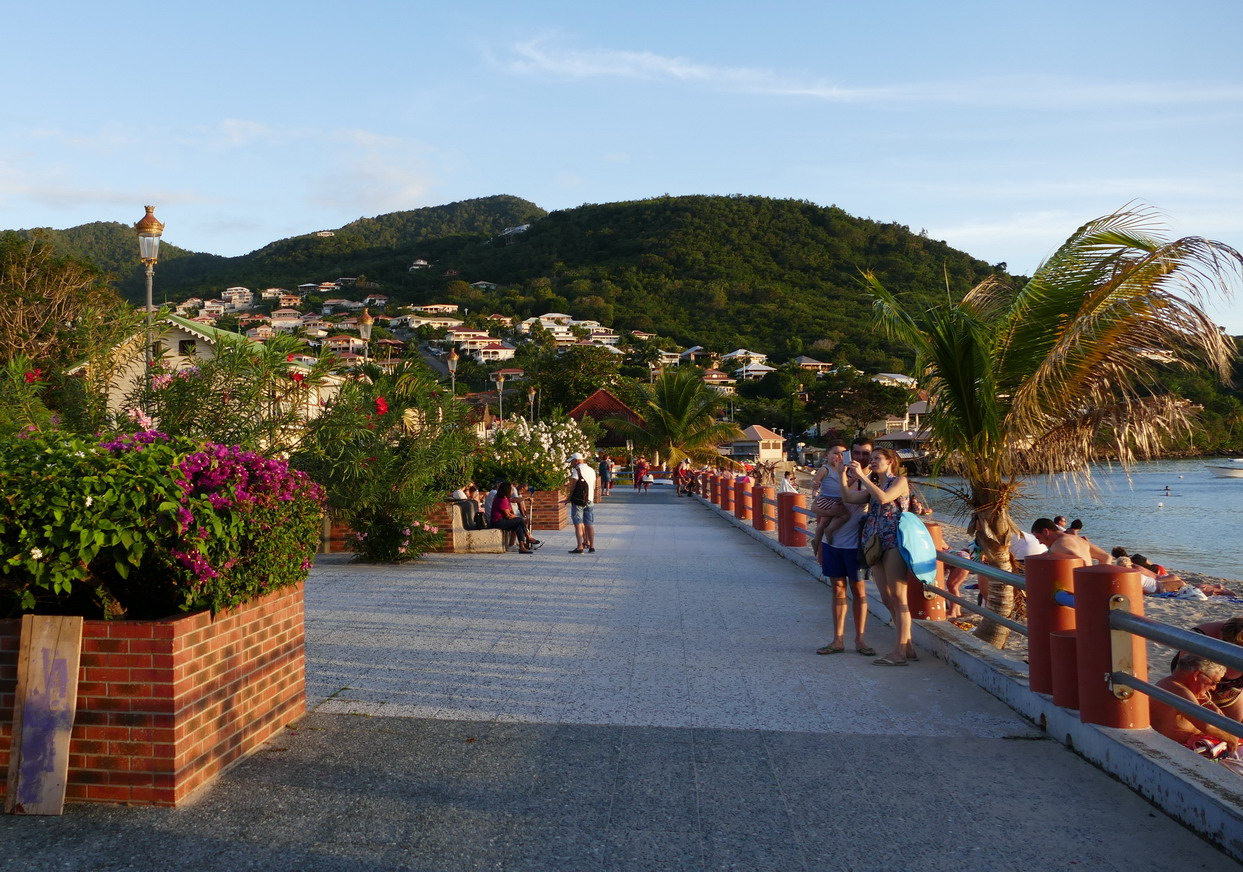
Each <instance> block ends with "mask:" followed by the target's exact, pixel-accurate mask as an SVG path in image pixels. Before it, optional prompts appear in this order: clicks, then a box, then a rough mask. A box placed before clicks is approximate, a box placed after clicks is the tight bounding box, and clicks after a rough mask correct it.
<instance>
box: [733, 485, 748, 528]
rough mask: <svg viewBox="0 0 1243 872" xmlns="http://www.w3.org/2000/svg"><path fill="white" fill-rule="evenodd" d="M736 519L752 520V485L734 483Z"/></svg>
mask: <svg viewBox="0 0 1243 872" xmlns="http://www.w3.org/2000/svg"><path fill="white" fill-rule="evenodd" d="M734 517H735V518H737V519H738V520H740V521H749V520H751V484H750V483H749V482H745V481H735V482H734Z"/></svg>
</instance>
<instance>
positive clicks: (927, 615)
mask: <svg viewBox="0 0 1243 872" xmlns="http://www.w3.org/2000/svg"><path fill="white" fill-rule="evenodd" d="M924 526H925V527H927V528H928V533H929V534H930V535H931V536H932V544H933V545H935V546H937V550H938V551H944V550H945V549H946V547H947V546H946V544H945V536H944V535H943V534H942V533H941V525H940V524H938V523H937V522H936V521H924ZM906 585H907V587H906V604H907V606H908V607H909V608H910V610H911V617H912V618H913V619H915V620H917V621H944V620H945V615H946V611H945V599H944V598H943V597H941V596H940V595H938V594H935V593H933V592H932V591H930V590H924V583H923V582H922V581H920V580H919V579H918V578H916V577H915V574H914V573H912V572H911V571H910V570H907V573H906ZM933 585H934V586H936V587H939V588H941V589H942V590H944V589H945V564H944V563H942V562H941V561H939V560H938V561H937V577H936V580H935V581H933Z"/></svg>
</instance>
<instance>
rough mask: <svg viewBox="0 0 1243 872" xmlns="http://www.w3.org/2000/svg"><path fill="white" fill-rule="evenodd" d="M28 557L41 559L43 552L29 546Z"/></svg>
mask: <svg viewBox="0 0 1243 872" xmlns="http://www.w3.org/2000/svg"><path fill="white" fill-rule="evenodd" d="M30 559H31V560H42V559H43V552H42V551H41V550H39V549H38V548H31V549H30Z"/></svg>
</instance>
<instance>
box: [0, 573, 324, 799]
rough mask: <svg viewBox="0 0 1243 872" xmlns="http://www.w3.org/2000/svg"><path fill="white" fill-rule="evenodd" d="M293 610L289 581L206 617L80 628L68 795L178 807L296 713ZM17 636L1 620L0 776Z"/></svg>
mask: <svg viewBox="0 0 1243 872" xmlns="http://www.w3.org/2000/svg"><path fill="white" fill-rule="evenodd" d="M303 614H304V613H303V585H302V584H298V585H296V586H294V587H290V588H285V589H284V590H280V591H276V592H274V593H270V594H268V595H267V596H264V597H261V598H259V599H257V600H253V601H252V602H249V603H246V604H245V605H242V606H238V607H237V608H235V609H230V610H229V611H225V612H220V613H219V614H217V615H216V617H215V619H214V620H213V618H212V616H211V614H210V613H209V612H198V613H195V614H191V615H185V616H183V617H175V618H168V619H165V620H159V621H86V622H85V626H84V627H83V631H82V663H81V668H80V670H79V673H78V711H77V717H76V718H75V719H74V724H73V736H72V739H71V740H70V744H69V779H68V787H67V790H66V798H68V799H70V800H86V801H95V802H126V803H140V804H145V805H165V806H174V805H178V804H180V803H181V802H182V801H184V800H185V799H186V798H187V797H189V796H190V795H191V794H192V793H193V792H194V791H195V790H197V789H198V788H200V787H202V786H204V785H206V784H208V783H209V782H211V781H212V780H213V779H214V778H215V777H216V776H217V775H219V774H220V773H221V772H223V771H224V770H225V769H226V768H228V767H229V766H230V765H232V764H233V763H235V762H237V761H238V760H241V759H242V758H243V757H245V756H247V755H248V754H250V753H252V752H254V751H255V750H257V749H258V748H259V746H260V745H262V744H263V743H264V742H266V741H267V740H268V739H270V738H271V737H272V736H273V735H275V734H276V733H278V732H279V731H280V730H281V729H283V728H284V727H285V726H286V725H287V724H289V723H290V722H292V721H295V720H297V719H298V718H300V717H302V716H303V715H304V714H306V659H305V652H304V647H303V640H304V635H303ZM20 632H21V621H20V620H8V621H0V768H2V769H3V771H8V764H9V746H10V743H11V740H12V720H13V705H14V696H15V692H16V684H17V649H18V639H19V634H20ZM5 788H6V785H5V783H4V781H3V780H0V795H3V793H4V792H5Z"/></svg>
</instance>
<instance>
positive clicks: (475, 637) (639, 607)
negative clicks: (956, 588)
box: [0, 488, 1237, 872]
mask: <svg viewBox="0 0 1243 872" xmlns="http://www.w3.org/2000/svg"><path fill="white" fill-rule="evenodd" d="M597 518H598V521H599V527H598V529H597V547H598V549H599V550H598V552H597V553H596V554H583V555H570V554H567V553H566V551H567V549H569V548H572V547H573V536H572V531H568V530H567V531H561V532H558V533H545V534H543V536H544V540H545V542H546V544H545V546H544V547H543V548H542V549H541V550H540V551H538V552H537V553H536V554H535V555H534V556H530V557H527V556H521V555H518V554H507V555H432V556H431V557H429V558H428V559H427V560H426V561H423V562H420V563H417V564H414V565H411V566H404V567H371V566H351V565H348V564H347V562H346V561H347V560H348V558H342V557H337V556H333V557H328V558H324V559H322V560H321V561H320V562H319V564H318V565H317V566H316V567H315V569H314V570H313V571H312V573H311V576H310V579H309V581H308V583H307V654H308V690H309V696H310V707H311V709H312V713H311V714H310V715H309V716H308V717H307V718H306V719H305V720H304V721H303V722H301V723H300V724H299V725H298V726H297V728H296V729H292V730H289V731H287V732H286V733H285V734H284V735H283V736H281V737H280V738H278V739H277V740H276V741H273V742H272V743H270V744H269V746H268V747H267V748H266V749H264V750H263V751H261V752H260V753H259V754H257V755H255V756H253V757H252V758H250V759H248V760H246V761H244V762H243V763H241V764H240V765H239V766H237V767H236V768H235V769H233V770H232V771H230V772H229V773H228V774H226V775H225V776H224V777H223V778H222V779H221V781H220V782H219V783H218V784H217V785H216V786H214V787H213V788H212V789H210V790H209V791H207V792H206V793H205V794H204V795H203V796H201V797H200V798H198V799H197V800H196V801H195V802H194V803H192V804H191V805H189V806H187V807H184V808H181V809H176V810H161V809H146V808H114V807H103V806H87V805H72V806H70V807H69V808H68V810H67V813H66V815H65V816H64V817H62V818H46V819H35V818H0V844H3V845H4V846H5V850H4V851H3V852H0V869H32V870H34V869H38V870H43V869H74V870H78V869H81V870H87V869H90V870H96V869H99V870H103V869H109V870H111V869H160V870H163V869H168V868H173V869H181V868H186V869H229V870H241V869H265V870H284V869H288V870H295V869H297V870H319V869H324V870H328V869H334V870H335V869H359V870H389V869H429V870H432V869H435V870H440V869H445V870H457V869H532V870H597V869H636V870H637V869H652V870H673V869H686V870H698V869H742V870H760V869H779V870H821V869H826V870H827V869H850V870H903V869H911V870H954V872H969V870H990V872H991V870H1010V869H1013V870H1022V872H1031V870H1044V869H1065V868H1079V869H1091V870H1126V872H1142V870H1160V872H1168V870H1169V869H1171V868H1177V869H1179V870H1180V872H1183V870H1226V869H1235V868H1237V866H1236V864H1235V863H1234V862H1233V861H1231V860H1229V859H1228V858H1227V857H1226V856H1224V855H1223V854H1220V853H1219V852H1217V851H1216V850H1215V849H1213V848H1212V847H1210V846H1208V845H1207V844H1206V843H1204V842H1202V841H1201V840H1200V839H1199V838H1198V837H1196V836H1195V835H1193V834H1191V833H1190V832H1188V831H1187V830H1185V829H1183V828H1182V827H1181V826H1179V825H1178V824H1176V823H1174V822H1173V821H1171V820H1170V819H1169V818H1167V817H1165V816H1164V815H1163V814H1162V813H1160V812H1159V811H1157V810H1155V809H1154V808H1153V807H1151V806H1150V805H1148V804H1147V803H1145V802H1144V801H1143V800H1141V799H1139V798H1138V797H1137V796H1136V795H1135V794H1133V793H1132V792H1131V791H1129V790H1128V789H1126V788H1125V787H1123V786H1121V785H1119V784H1118V783H1116V782H1115V781H1114V780H1112V779H1111V778H1110V777H1109V776H1107V775H1105V774H1103V773H1101V772H1100V771H1098V770H1097V769H1095V768H1093V767H1092V766H1090V765H1089V764H1087V763H1085V762H1083V761H1082V760H1080V759H1079V758H1078V757H1076V756H1075V755H1074V754H1072V753H1070V752H1069V751H1067V750H1065V749H1064V748H1063V747H1062V746H1060V745H1058V744H1056V743H1054V742H1052V741H1049V740H1046V739H1045V738H1043V737H1042V735H1041V734H1040V733H1039V731H1037V730H1035V729H1034V728H1033V727H1032V726H1031V725H1030V724H1028V723H1027V722H1025V721H1023V720H1022V719H1021V718H1019V717H1018V716H1017V715H1015V714H1014V713H1013V712H1012V711H1011V710H1010V709H1008V708H1006V707H1005V706H1003V705H1002V704H1001V703H999V702H998V701H996V700H995V699H993V698H992V697H990V696H988V695H987V694H986V693H984V692H983V691H981V690H980V689H979V688H977V687H976V686H975V685H974V684H971V683H970V682H968V681H967V680H966V679H964V678H962V677H961V676H959V675H958V674H957V673H955V672H954V671H953V670H952V669H951V668H950V667H948V666H947V665H945V664H944V663H941V662H940V661H936V660H932V659H929V658H925V659H924V660H923V661H921V662H920V663H917V664H912V665H911V666H910V667H908V668H905V669H883V668H879V667H875V666H873V665H871V659H870V658H865V657H860V656H856V655H855V654H854V653H852V652H849V651H848V652H847V653H846V654H843V655H837V656H831V657H818V656H816V655H815V654H814V653H813V652H814V650H815V648H816V647H818V646H819V645H821V644H823V643H824V642H825V641H826V639H827V638H828V635H829V633H828V629H827V627H828V618H829V613H830V602H829V596H828V592H827V590H826V588H825V587H823V586H822V585H820V584H818V583H817V582H816V581H815V580H813V579H812V578H811V577H809V576H808V575H807V574H806V573H805V572H804V571H803V570H801V569H799V568H798V567H797V566H795V565H794V564H792V563H789V562H787V561H785V560H782V559H781V558H779V557H778V556H776V555H775V554H774V553H773V552H772V551H770V550H768V549H767V548H765V547H763V546H762V545H761V544H760V543H758V542H756V541H755V540H753V539H751V538H750V537H748V536H747V535H745V534H744V533H743V532H742V531H739V530H737V529H735V528H733V527H732V526H730V525H728V524H727V523H725V522H724V521H722V520H721V519H720V518H718V517H715V516H714V515H713V514H712V513H711V512H710V511H709V510H707V509H705V508H704V507H703V506H700V505H698V504H696V503H694V502H692V501H690V500H685V499H681V500H680V499H677V498H676V497H674V495H673V493H672V492H671V490H669V489H668V488H659V489H657V490H654V491H653V492H651V493H650V494H646V495H637V494H635V493H633V492H632V491H621V490H619V491H617V493H616V495H615V496H614V497H613V498H612V499H610V500H609V501H608V502H607V503H606V504H604V505H603V506H601V507H600V508H599V509H598V513H597ZM891 634H892V631H891V630H890V629H889V628H887V627H884V626H882V625H880V624H879V623H875V622H874V623H873V626H872V627H871V628H870V630H869V641H870V643H871V644H872V646H873V647H875V648H877V649H878V650H882V651H883V650H885V649H886V645H887V643H889V642H890V641H891Z"/></svg>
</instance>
